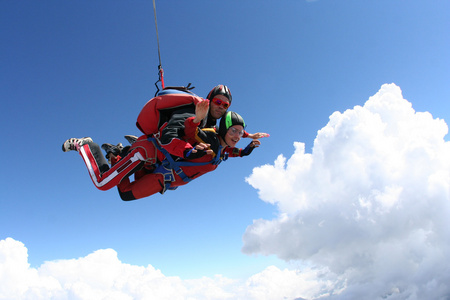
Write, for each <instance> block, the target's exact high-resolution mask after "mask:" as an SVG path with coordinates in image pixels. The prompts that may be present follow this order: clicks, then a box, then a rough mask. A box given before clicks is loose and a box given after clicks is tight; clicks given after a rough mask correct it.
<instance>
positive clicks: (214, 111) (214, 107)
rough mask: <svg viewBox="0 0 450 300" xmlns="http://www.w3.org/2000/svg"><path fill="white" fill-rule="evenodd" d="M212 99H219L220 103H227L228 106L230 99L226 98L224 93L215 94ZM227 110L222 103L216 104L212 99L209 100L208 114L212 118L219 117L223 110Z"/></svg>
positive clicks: (223, 112)
mask: <svg viewBox="0 0 450 300" xmlns="http://www.w3.org/2000/svg"><path fill="white" fill-rule="evenodd" d="M214 99H218V100H220V101H221V102H222V103H227V104H228V107H229V106H230V101H229V100H228V98H227V97H225V96H224V95H217V96H215V97H214ZM226 111H227V108H225V107H224V106H223V104H220V105H218V104H216V103H214V101H211V102H210V105H209V114H210V115H211V117H213V118H214V119H220V118H221V117H222V116H223V115H224V114H225V112H226Z"/></svg>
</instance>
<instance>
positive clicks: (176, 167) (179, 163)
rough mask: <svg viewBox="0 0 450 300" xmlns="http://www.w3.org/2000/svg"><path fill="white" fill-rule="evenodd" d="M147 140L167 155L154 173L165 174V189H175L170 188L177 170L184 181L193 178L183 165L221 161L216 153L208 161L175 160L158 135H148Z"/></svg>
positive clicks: (217, 162)
mask: <svg viewBox="0 0 450 300" xmlns="http://www.w3.org/2000/svg"><path fill="white" fill-rule="evenodd" d="M147 140H148V141H150V142H152V143H153V144H154V145H155V147H156V148H157V149H158V150H159V151H161V152H162V153H163V154H164V156H165V157H166V158H165V159H164V160H163V161H162V162H161V163H160V164H159V165H158V166H157V167H156V169H155V171H153V173H160V174H162V175H163V177H164V190H163V193H164V191H165V190H167V189H175V188H170V184H171V183H172V182H173V181H175V176H174V174H173V172H175V174H177V175H178V176H180V178H181V179H182V180H183V181H184V182H190V181H191V180H192V178H190V177H189V176H187V175H186V173H184V171H183V170H182V169H181V167H189V166H204V165H208V164H213V165H218V164H220V162H221V159H220V157H219V155H216V156H215V157H214V158H213V159H212V160H211V161H206V162H192V161H184V160H174V159H173V157H172V155H170V153H169V152H168V151H167V150H166V149H164V148H163V147H161V145H160V143H159V140H158V139H157V138H156V137H153V136H148V137H147ZM221 150H222V146H219V153H220V151H221ZM224 160H226V158H225V159H224Z"/></svg>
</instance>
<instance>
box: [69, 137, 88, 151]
mask: <svg viewBox="0 0 450 300" xmlns="http://www.w3.org/2000/svg"><path fill="white" fill-rule="evenodd" d="M88 142H92V139H91V138H90V137H84V138H79V139H77V138H71V139H68V140H67V141H65V142H64V144H63V145H62V151H64V152H68V151H70V150H76V151H78V148H80V147H81V146H83V145H84V144H86V143H88Z"/></svg>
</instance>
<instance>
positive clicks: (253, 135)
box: [244, 132, 270, 140]
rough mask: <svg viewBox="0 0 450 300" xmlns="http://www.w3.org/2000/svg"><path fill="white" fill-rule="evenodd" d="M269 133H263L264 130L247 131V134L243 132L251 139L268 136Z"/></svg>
mask: <svg viewBox="0 0 450 300" xmlns="http://www.w3.org/2000/svg"><path fill="white" fill-rule="evenodd" d="M269 136H270V134H268V133H264V132H257V133H247V135H245V134H244V137H246V138H251V139H254V140H255V139H260V138H263V137H269Z"/></svg>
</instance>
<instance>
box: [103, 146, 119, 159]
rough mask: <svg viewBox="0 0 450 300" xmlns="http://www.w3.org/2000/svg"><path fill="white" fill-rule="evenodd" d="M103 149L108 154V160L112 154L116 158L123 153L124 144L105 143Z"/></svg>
mask: <svg viewBox="0 0 450 300" xmlns="http://www.w3.org/2000/svg"><path fill="white" fill-rule="evenodd" d="M102 149H103V150H105V152H106V158H109V156H110V155H111V154H112V155H114V156H117V155H119V154H120V152H122V149H123V146H122V143H118V144H117V145H112V144H108V143H105V144H103V145H102Z"/></svg>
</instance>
